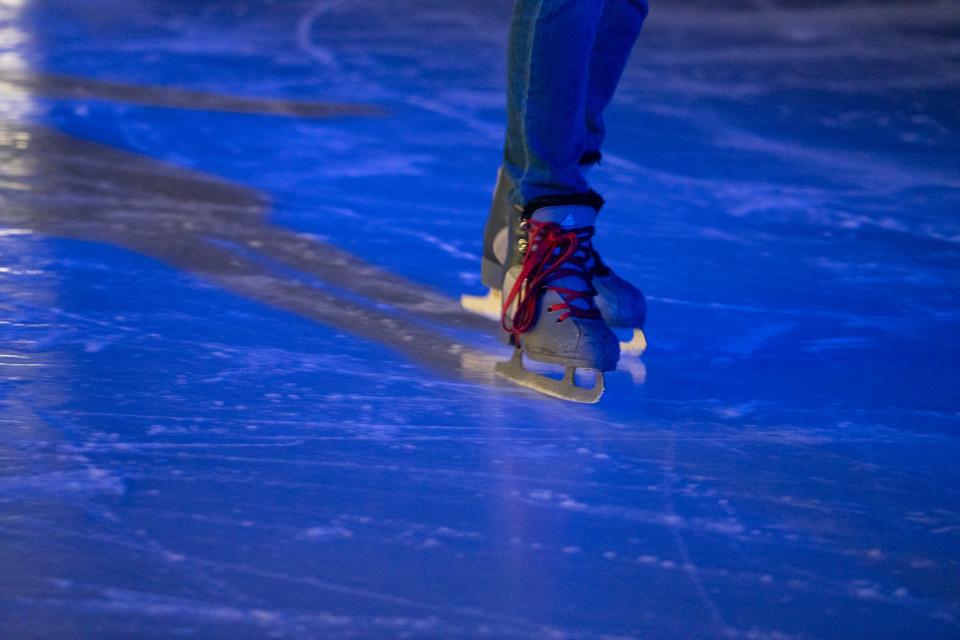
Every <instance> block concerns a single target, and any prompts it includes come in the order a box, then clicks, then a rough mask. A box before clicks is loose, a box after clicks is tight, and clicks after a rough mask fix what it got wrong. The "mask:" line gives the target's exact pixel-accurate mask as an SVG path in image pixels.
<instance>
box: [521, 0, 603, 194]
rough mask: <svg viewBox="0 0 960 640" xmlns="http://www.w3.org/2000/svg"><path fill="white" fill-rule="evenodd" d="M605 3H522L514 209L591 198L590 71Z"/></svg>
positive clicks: (588, 0)
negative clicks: (585, 161)
mask: <svg viewBox="0 0 960 640" xmlns="http://www.w3.org/2000/svg"><path fill="white" fill-rule="evenodd" d="M604 5H605V0H517V3H516V5H515V7H514V13H513V22H512V24H511V32H510V47H509V53H508V55H509V58H508V79H507V112H508V120H507V140H506V145H505V153H504V167H505V169H506V171H507V173H508V174H509V176H510V178H511V179H512V180H513V182H514V184H516V188H515V189H514V191H513V193H512V194H511V200H512V201H513V202H514V203H515V204H521V205H522V204H527V203H529V202H530V201H531V200H535V199H537V198H541V197H543V196H558V195H560V196H562V195H570V194H582V193H585V192H587V191H588V187H587V183H586V181H585V180H584V178H583V175H582V172H581V170H580V166H579V164H580V157H581V154H582V153H583V150H584V147H585V144H586V138H587V100H588V91H589V87H590V65H591V61H592V57H593V51H594V48H595V42H596V38H597V29H598V27H599V25H600V20H601V17H602V15H603V11H604Z"/></svg>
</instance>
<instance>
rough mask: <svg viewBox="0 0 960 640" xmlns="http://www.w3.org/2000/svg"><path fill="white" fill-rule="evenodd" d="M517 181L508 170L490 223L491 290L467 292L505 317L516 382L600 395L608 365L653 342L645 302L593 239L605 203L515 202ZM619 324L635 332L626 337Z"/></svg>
mask: <svg viewBox="0 0 960 640" xmlns="http://www.w3.org/2000/svg"><path fill="white" fill-rule="evenodd" d="M512 188H513V184H512V181H511V180H510V177H509V176H508V175H507V173H506V171H504V170H503V168H501V169H500V173H499V175H498V177H497V186H496V188H495V190H494V195H493V202H492V205H491V207H490V213H489V216H488V218H487V223H486V226H485V228H484V239H483V247H484V250H483V260H482V265H481V281H482V283H483V284H484V286H486V287H487V288H488V289H489V293H488V294H487V295H486V296H467V295H465V296H463V297H462V298H461V302H462V304H463V306H464V308H465V309H467V310H468V311H472V312H474V313H479V314H482V315H486V316H489V317H492V318H495V319H497V320H499V321H500V323H501V326H502V329H503V332H504V335H505V337H506V338H507V340H508V341H509V342H510V343H511V344H512V345H513V346H514V347H515V350H514V353H513V357H512V358H511V359H510V360H509V361H507V362H501V363H499V364H497V367H496V368H497V372H498V373H499V374H501V375H503V376H505V377H507V378H509V379H510V380H513V381H514V382H516V383H518V384H520V385H523V386H525V387H529V388H532V389H535V390H537V391H540V392H541V393H545V394H547V395H551V396H554V397H558V398H563V399H566V400H572V401H574V402H597V401H598V400H599V399H600V396H601V394H602V393H603V389H604V378H603V372H604V371H610V370H613V369H615V368H616V366H617V362H618V361H619V359H620V354H621V352H623V353H628V354H630V355H639V354H641V353H642V352H643V350H644V349H645V348H646V339H645V337H644V334H643V323H644V320H645V319H646V301H645V300H644V297H643V294H642V293H641V292H640V290H639V289H637V288H636V287H634V286H633V285H632V284H630V283H629V282H627V281H626V280H624V279H623V278H620V277H619V276H617V275H616V274H615V273H614V272H613V271H612V270H611V269H610V268H608V267H607V266H606V265H605V264H604V263H603V261H602V260H601V259H600V255H599V254H598V253H597V252H596V250H595V249H594V248H593V244H592V237H593V233H594V222H595V220H596V217H597V212H598V211H599V209H600V206H601V205H602V204H603V200H602V199H601V198H600V196H599V195H597V194H596V193H593V192H589V193H585V194H579V195H575V196H561V197H549V196H548V197H545V198H537V199H536V200H534V201H531V202H529V203H528V204H527V206H526V207H522V208H521V207H517V206H514V205H511V204H510V201H509V199H508V195H509V193H510V190H511V189H512ZM611 328H614V329H618V330H629V331H632V336H631V337H630V339H629V340H628V341H626V342H622V343H621V342H619V340H618V338H617V336H616V335H615V334H614V333H613V331H612V330H611ZM524 355H526V356H527V357H528V358H530V359H531V360H535V361H539V362H545V363H550V364H555V365H562V366H563V367H565V370H564V374H563V378H562V379H556V378H552V377H548V376H546V375H541V374H538V373H535V372H533V371H530V370H528V369H526V368H525V367H524V364H523V356H524ZM577 369H592V370H595V371H596V377H595V380H594V384H593V386H592V387H581V386H578V385H577V384H576V380H575V373H576V370H577Z"/></svg>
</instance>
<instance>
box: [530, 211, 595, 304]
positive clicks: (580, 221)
mask: <svg viewBox="0 0 960 640" xmlns="http://www.w3.org/2000/svg"><path fill="white" fill-rule="evenodd" d="M530 219H531V220H536V221H538V222H553V223H555V224H558V225H560V226H561V227H563V228H564V229H570V230H572V229H583V228H587V227H592V226H593V225H594V223H595V222H596V220H597V210H596V209H594V208H593V207H590V206H585V205H560V206H552V207H542V208H540V209H537V210H536V211H535V212H534V213H533V215H532V216H530ZM577 255H579V256H582V257H583V258H584V261H583V264H584V267H585V268H583V269H582V270H583V275H582V276H581V275H570V276H565V277H562V278H557V279H555V280H554V281H553V282H551V284H552V285H553V286H556V287H561V288H564V289H571V290H573V291H584V290H586V289H590V288H591V286H590V279H589V267H590V264H589V263H590V262H591V261H592V259H593V251H592V250H591V248H590V241H589V239H587V241H586V242H581V245H580V248H579V249H578V250H577ZM571 305H572V306H575V307H577V308H578V309H582V310H587V309H591V308H592V307H593V302H592V299H590V298H576V299H574V300H572V302H571Z"/></svg>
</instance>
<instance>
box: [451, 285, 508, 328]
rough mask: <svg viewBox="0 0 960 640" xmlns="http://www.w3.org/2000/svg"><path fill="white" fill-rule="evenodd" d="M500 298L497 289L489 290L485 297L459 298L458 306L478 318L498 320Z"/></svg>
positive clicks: (466, 296)
mask: <svg viewBox="0 0 960 640" xmlns="http://www.w3.org/2000/svg"><path fill="white" fill-rule="evenodd" d="M502 304H503V302H502V296H501V295H500V290H499V289H490V291H489V292H487V295H485V296H468V295H466V294H464V295H462V296H460V306H462V307H463V308H464V309H466V310H467V311H469V312H470V313H475V314H477V315H478V316H483V317H485V318H490V319H491V320H498V321H499V320H500V314H501V312H502V309H501V306H502Z"/></svg>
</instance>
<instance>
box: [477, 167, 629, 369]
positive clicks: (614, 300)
mask: <svg viewBox="0 0 960 640" xmlns="http://www.w3.org/2000/svg"><path fill="white" fill-rule="evenodd" d="M512 188H513V183H512V181H511V180H510V177H509V176H508V175H507V172H506V171H504V170H503V167H501V168H500V171H499V172H498V174H497V184H496V187H495V188H494V192H493V201H492V203H491V205H490V212H489V214H488V215H487V222H486V225H485V226H484V230H483V257H482V259H481V264H480V281H481V283H482V284H483V285H484V286H485V287H487V294H486V295H484V296H472V295H462V296H460V304H461V305H462V306H463V308H464V309H466V310H467V311H470V312H471V313H476V314H478V315H482V316H486V317H488V318H491V319H493V320H499V319H500V315H501V307H502V299H503V296H502V293H501V285H502V283H503V276H504V270H505V267H504V265H505V264H506V261H507V236H508V231H507V219H508V217H509V212H510V209H511V206H512V205H511V204H510V201H509V199H508V195H509V194H510V190H511V189H512ZM588 268H589V270H590V272H591V275H592V277H593V288H594V289H595V290H596V292H597V295H596V305H597V308H598V309H599V310H600V314H601V315H602V316H603V319H604V321H605V322H606V323H607V326H609V327H611V328H612V329H614V330H616V332H617V333H629V334H630V337H629V338H628V339H626V340H623V341H621V342H620V350H621V352H622V353H625V354H629V355H634V356H639V355H641V354H642V353H643V352H644V351H645V350H646V348H647V341H646V336H645V335H644V333H643V324H644V321H645V320H646V316H647V303H646V299H645V298H644V296H643V293H642V292H641V291H640V290H639V289H637V287H635V286H633V285H632V284H630V283H629V282H627V281H626V280H624V279H623V278H621V277H620V276H618V275H617V274H616V273H614V271H613V270H612V269H610V268H609V267H607V265H606V264H604V262H603V260H601V258H600V254H599V253H597V251H596V250H595V249H594V250H592V255H591V258H590V260H589V261H588Z"/></svg>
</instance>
